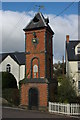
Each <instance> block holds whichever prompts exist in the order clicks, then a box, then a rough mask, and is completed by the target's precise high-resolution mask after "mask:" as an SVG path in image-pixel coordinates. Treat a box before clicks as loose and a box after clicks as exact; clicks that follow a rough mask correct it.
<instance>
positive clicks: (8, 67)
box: [6, 64, 11, 72]
mask: <svg viewBox="0 0 80 120" xmlns="http://www.w3.org/2000/svg"><path fill="white" fill-rule="evenodd" d="M6 71H7V72H11V65H10V64H7V65H6Z"/></svg>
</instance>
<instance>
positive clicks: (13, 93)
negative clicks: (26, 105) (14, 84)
mask: <svg viewBox="0 0 80 120" xmlns="http://www.w3.org/2000/svg"><path fill="white" fill-rule="evenodd" d="M2 97H3V98H4V99H6V100H7V101H8V102H9V103H11V104H13V105H19V104H20V102H19V101H20V97H19V90H18V89H16V88H8V89H3V90H2Z"/></svg>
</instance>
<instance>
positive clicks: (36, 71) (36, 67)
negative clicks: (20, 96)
mask: <svg viewBox="0 0 80 120" xmlns="http://www.w3.org/2000/svg"><path fill="white" fill-rule="evenodd" d="M37 73H38V66H37V65H34V66H33V74H34V78H37Z"/></svg>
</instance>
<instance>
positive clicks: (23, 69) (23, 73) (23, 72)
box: [20, 65, 25, 80]
mask: <svg viewBox="0 0 80 120" xmlns="http://www.w3.org/2000/svg"><path fill="white" fill-rule="evenodd" d="M24 78H25V65H21V66H20V80H22V79H24Z"/></svg>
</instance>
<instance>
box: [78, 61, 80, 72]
mask: <svg viewBox="0 0 80 120" xmlns="http://www.w3.org/2000/svg"><path fill="white" fill-rule="evenodd" d="M78 71H79V72H80V62H78Z"/></svg>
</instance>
